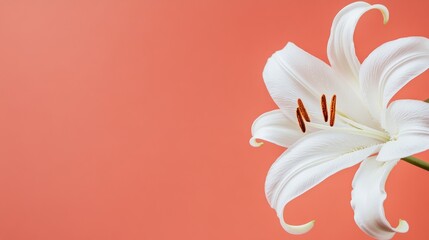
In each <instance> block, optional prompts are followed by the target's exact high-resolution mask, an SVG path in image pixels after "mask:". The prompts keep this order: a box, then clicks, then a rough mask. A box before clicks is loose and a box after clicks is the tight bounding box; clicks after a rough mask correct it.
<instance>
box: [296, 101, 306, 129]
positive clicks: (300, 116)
mask: <svg viewBox="0 0 429 240" xmlns="http://www.w3.org/2000/svg"><path fill="white" fill-rule="evenodd" d="M296 118H297V119H298V124H299V127H300V128H301V131H302V132H303V133H305V123H304V119H303V118H302V115H301V111H300V110H299V107H298V108H296Z"/></svg>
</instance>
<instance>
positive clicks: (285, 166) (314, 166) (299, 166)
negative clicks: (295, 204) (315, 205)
mask: <svg viewBox="0 0 429 240" xmlns="http://www.w3.org/2000/svg"><path fill="white" fill-rule="evenodd" d="M379 144H380V142H378V141H376V140H374V139H371V138H367V137H363V136H358V135H351V134H346V133H341V132H335V131H333V130H324V131H318V132H315V133H311V134H308V135H306V136H305V137H303V138H301V139H300V140H298V141H297V142H296V143H295V144H293V145H292V146H290V147H289V149H288V150H287V151H286V152H285V153H284V154H282V155H281V156H280V157H279V158H278V159H277V160H276V162H275V163H274V164H273V165H272V166H271V168H270V170H269V172H268V175H267V179H266V182H265V194H266V197H267V200H268V202H269V203H270V205H271V207H272V208H274V209H275V210H276V212H277V216H278V217H279V220H280V223H281V225H282V227H283V229H284V230H285V231H287V232H289V233H292V234H303V233H306V232H308V231H309V230H310V229H311V228H312V226H313V225H314V222H313V221H311V222H308V223H306V224H303V225H289V224H287V223H286V222H285V221H284V217H283V211H284V208H285V206H286V204H287V203H288V202H290V201H291V200H293V199H295V198H296V197H298V196H299V195H301V194H303V193H305V192H306V191H308V190H309V189H311V188H312V187H314V186H315V185H317V184H319V183H320V182H322V181H323V180H325V179H326V178H327V177H329V176H331V175H333V174H335V173H336V172H338V171H340V170H342V169H345V168H348V167H351V166H353V165H355V164H357V163H359V162H360V161H362V160H363V159H365V158H367V157H368V156H370V155H371V154H374V153H376V152H377V151H378V150H379V149H380V145H379Z"/></svg>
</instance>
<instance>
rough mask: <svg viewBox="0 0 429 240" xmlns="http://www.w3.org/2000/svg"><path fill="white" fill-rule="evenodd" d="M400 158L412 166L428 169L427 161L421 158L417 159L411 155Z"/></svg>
mask: <svg viewBox="0 0 429 240" xmlns="http://www.w3.org/2000/svg"><path fill="white" fill-rule="evenodd" d="M402 160H404V161H405V162H407V163H411V164H413V165H414V166H417V167H419V168H422V169H424V170H426V171H429V163H427V162H425V161H423V160H420V159H418V158H416V157H413V156H409V157H404V158H402Z"/></svg>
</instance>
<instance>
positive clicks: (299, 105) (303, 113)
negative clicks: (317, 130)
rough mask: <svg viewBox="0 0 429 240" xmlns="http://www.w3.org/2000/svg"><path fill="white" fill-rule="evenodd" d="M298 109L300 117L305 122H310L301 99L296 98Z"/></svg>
mask: <svg viewBox="0 0 429 240" xmlns="http://www.w3.org/2000/svg"><path fill="white" fill-rule="evenodd" d="M298 108H299V111H300V112H301V115H302V116H303V117H304V119H305V121H307V122H310V116H308V113H307V110H305V106H304V103H303V102H302V100H301V99H299V98H298Z"/></svg>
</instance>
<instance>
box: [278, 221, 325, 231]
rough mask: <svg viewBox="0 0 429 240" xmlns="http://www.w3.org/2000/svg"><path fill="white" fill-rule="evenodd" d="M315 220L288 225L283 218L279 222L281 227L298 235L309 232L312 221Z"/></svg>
mask: <svg viewBox="0 0 429 240" xmlns="http://www.w3.org/2000/svg"><path fill="white" fill-rule="evenodd" d="M315 222H316V220H313V221H310V222H308V223H306V224H302V225H289V224H287V223H285V221H283V219H280V223H281V225H282V227H283V229H284V230H285V231H286V232H288V233H290V234H295V235H300V234H304V233H307V232H309V231H310V230H311V229H312V228H313V227H314V223H315Z"/></svg>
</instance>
